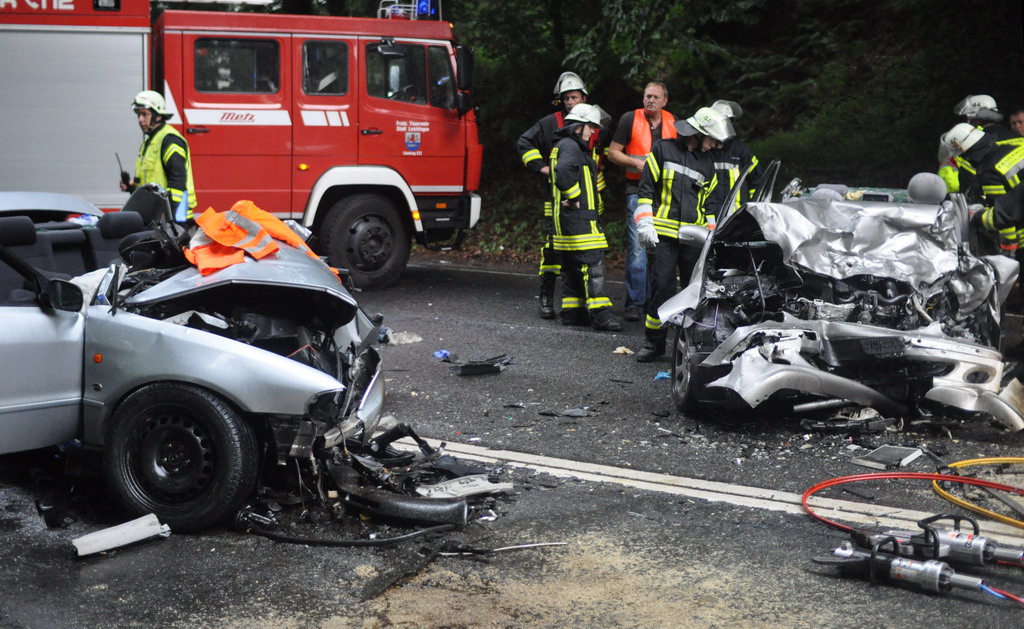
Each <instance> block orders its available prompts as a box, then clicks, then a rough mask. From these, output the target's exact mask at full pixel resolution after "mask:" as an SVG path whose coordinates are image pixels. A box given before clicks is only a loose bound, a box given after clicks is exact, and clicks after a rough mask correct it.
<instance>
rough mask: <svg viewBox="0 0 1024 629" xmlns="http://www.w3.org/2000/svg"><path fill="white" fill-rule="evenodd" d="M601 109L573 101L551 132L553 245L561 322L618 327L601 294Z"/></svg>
mask: <svg viewBox="0 0 1024 629" xmlns="http://www.w3.org/2000/svg"><path fill="white" fill-rule="evenodd" d="M601 113H602V112H601V110H600V108H599V107H596V106H593V105H587V104H579V105H576V106H575V107H573V108H572V111H571V112H569V114H568V115H567V116H566V117H565V126H564V127H562V128H561V129H559V130H558V131H557V132H556V133H555V138H556V144H555V146H554V147H553V148H552V149H551V158H550V173H551V193H552V207H553V214H554V234H553V236H552V244H553V245H554V248H555V251H556V252H558V254H559V256H560V258H561V260H562V304H561V305H562V311H561V319H562V323H563V324H564V325H587V324H589V325H591V326H593V328H594V329H595V330H610V331H617V330H621V329H622V324H621V323H620V322H619V321H618V320H617V319H616V318H615V317H614V316H612V313H611V307H612V301H611V299H609V298H608V297H606V296H605V295H604V250H605V249H607V248H608V241H607V240H606V239H605V236H604V230H603V229H602V227H601V223H600V217H599V210H600V206H601V201H600V193H599V192H598V189H597V175H598V168H597V162H596V161H595V159H594V155H593V149H592V148H591V146H590V140H591V137H592V136H593V134H594V133H595V132H596V131H597V130H598V129H600V128H601V124H602V121H601Z"/></svg>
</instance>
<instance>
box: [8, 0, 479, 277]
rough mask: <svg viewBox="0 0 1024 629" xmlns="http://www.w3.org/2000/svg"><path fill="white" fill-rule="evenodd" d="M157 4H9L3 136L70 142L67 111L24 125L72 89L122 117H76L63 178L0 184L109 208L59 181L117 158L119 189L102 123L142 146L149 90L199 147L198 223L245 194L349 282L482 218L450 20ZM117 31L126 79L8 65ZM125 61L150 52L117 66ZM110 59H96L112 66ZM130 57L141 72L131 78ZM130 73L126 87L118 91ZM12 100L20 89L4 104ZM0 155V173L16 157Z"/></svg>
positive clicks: (135, 0)
mask: <svg viewBox="0 0 1024 629" xmlns="http://www.w3.org/2000/svg"><path fill="white" fill-rule="evenodd" d="M385 4H392V3H390V2H389V3H385ZM12 5H13V6H14V7H15V9H20V12H16V11H15V10H11V6H12ZM35 5H39V6H40V7H48V9H47V10H43V9H35V8H33V7H34V6H35ZM68 5H70V6H71V8H72V9H71V10H70V11H69V10H67V9H66V7H67V6H68ZM61 6H65V8H64V9H61V8H60V7H61ZM111 6H116V7H117V8H116V10H115V9H112V8H109V7H111ZM104 7H107V8H104ZM148 12H149V3H148V2H146V0H119V1H115V0H52V1H51V2H49V3H47V2H45V1H43V0H34V1H33V2H31V3H30V2H27V0H0V58H3V59H6V60H5V61H0V64H3V66H4V69H5V76H9V73H10V72H13V73H14V74H15V75H18V76H15V79H16V80H15V81H13V82H9V83H8V86H7V89H6V90H5V95H4V98H5V99H13V100H16V101H17V100H19V99H20V100H22V101H25V102H23V103H21V106H20V107H19V108H17V109H18V112H19V116H18V119H17V120H16V121H15V120H11V119H10V117H9V116H7V115H5V116H4V117H3V120H0V131H2V132H0V136H6V135H7V127H8V126H10V127H11V128H12V132H13V131H14V128H15V127H17V128H18V131H16V133H17V134H20V135H21V136H25V135H27V134H28V135H30V134H33V133H36V134H42V136H43V137H41V138H39V139H38V141H36V142H32V141H31V140H32V138H30V137H26V138H25V140H26V141H27V142H23V143H22V144H21V145H20V146H19V147H18V149H17V150H18V151H19V152H24V151H29V152H33V151H37V150H44V151H45V150H49V151H55V150H57V149H58V147H60V146H61V142H66V141H69V140H68V137H67V136H66V135H65V136H64V139H60V135H59V134H61V133H62V131H63V132H64V133H66V131H64V130H62V129H61V128H60V127H61V123H60V121H59V120H58V119H53V118H46V117H40V118H39V119H37V120H33V119H31V118H32V116H33V107H32V106H31V102H30V101H31V100H32V99H37V98H38V97H39V94H40V93H43V94H46V93H53V92H59V93H62V94H63V95H64V102H65V103H66V104H68V105H70V109H68V111H67V112H66V114H68V115H70V116H72V117H73V116H74V115H75V112H76V110H79V108H82V107H84V109H85V110H86V111H103V112H107V111H109V107H108V106H107V105H108V104H109V103H107V102H104V103H101V104H97V106H95V107H94V106H93V104H92V103H91V102H90V101H94V100H102V101H109V102H113V103H114V104H115V105H116V112H117V113H116V117H114V118H113V119H111V120H102V123H103V124H102V125H100V126H99V128H98V129H96V130H95V132H93V129H92V128H90V127H88V126H85V127H83V126H81V125H79V124H75V130H74V133H75V134H76V137H75V138H74V139H73V140H71V141H74V142H77V143H80V145H81V148H80V149H79V151H80V152H76V154H75V155H74V156H73V158H72V157H70V156H68V155H66V154H62V155H61V157H59V158H58V159H60V160H63V161H62V162H61V170H62V172H57V173H53V172H49V173H47V175H48V177H47V178H39V182H38V183H36V182H35V181H32V182H31V183H30V184H29V183H26V182H25V179H24V178H21V179H13V178H8V177H7V176H5V175H3V174H0V188H3V189H26V188H31V189H38V190H45V191H53V192H71V193H77V194H82V196H85V197H86V198H87V199H89V200H91V201H94V202H96V203H97V204H98V205H100V206H101V207H103V206H106V207H110V203H109V201H110V194H109V193H106V192H105V193H104V194H103V195H102V198H95V199H92V198H90V195H89V194H88V191H89V189H90V186H91V187H92V188H95V187H96V182H92V181H90V182H89V184H88V185H86V186H85V189H84V190H75V189H66V188H64V187H62V183H61V180H62V175H64V174H65V172H66V174H68V175H73V173H74V171H75V170H76V169H77V168H78V167H79V166H82V167H84V168H88V167H94V164H95V163H100V164H103V165H105V166H108V168H106V169H103V173H104V175H103V180H102V182H99V183H100V186H101V187H103V188H105V187H106V186H107V185H108V184H109V185H110V186H114V187H115V188H114V189H115V190H116V185H117V184H116V181H117V180H116V179H115V178H114V175H115V173H114V170H113V165H114V164H113V156H111V155H110V153H114V152H116V151H124V148H123V143H124V140H123V139H122V140H120V142H121V144H119V145H117V146H116V147H114V146H111V144H110V139H111V138H105V137H102V136H103V133H104V132H103V130H104V129H110V127H111V125H116V126H118V127H123V128H124V129H129V130H131V131H133V132H134V137H135V140H134V141H135V145H134V146H133V147H132V149H130V150H131V151H132V152H131V153H129V155H133V154H134V151H135V150H137V148H138V144H139V142H140V141H141V137H140V136H139V132H138V130H137V127H135V125H134V121H133V119H132V117H131V116H130V113H129V107H128V105H129V103H130V101H131V99H132V97H133V96H134V93H135V92H136V91H138V90H139V89H143V88H144V86H147V85H148V86H149V87H150V88H151V89H156V90H157V91H160V92H162V93H163V95H164V97H165V99H166V101H167V104H168V108H169V109H170V110H171V111H172V112H173V113H174V116H173V117H172V118H171V119H170V122H171V124H173V125H175V127H177V128H178V130H179V131H181V132H182V134H184V136H185V138H186V139H187V141H188V143H189V151H190V156H191V160H192V170H193V175H194V178H195V184H196V196H197V199H198V206H197V207H196V213H197V215H198V214H199V213H201V212H202V211H204V210H205V209H206V208H208V207H212V208H214V209H215V210H218V211H224V210H227V209H229V208H230V207H231V205H233V204H234V203H235V202H236V201H238V200H240V199H250V200H252V201H254V202H255V203H256V205H258V206H260V207H261V208H263V209H265V210H267V211H270V212H273V213H274V214H276V215H278V216H279V217H281V218H294V219H297V220H300V221H301V222H302V223H303V224H304V225H306V226H307V227H309V228H310V229H311V230H312V231H313V233H314V234H315V236H316V240H315V241H314V249H315V250H316V251H317V252H318V253H320V254H321V255H326V256H328V261H329V263H330V264H332V265H334V266H338V267H344V268H347V269H349V270H350V271H351V273H352V277H353V280H354V282H355V284H356V286H357V287H373V286H383V285H387V284H389V283H391V282H393V281H394V280H395V279H397V278H398V276H399V275H400V274H401V272H402V270H403V269H404V267H405V265H406V262H407V260H408V257H409V250H410V246H411V243H412V241H413V240H415V241H416V242H419V243H421V244H423V245H425V246H428V247H436V248H441V247H451V246H458V245H459V244H460V243H461V239H462V237H463V235H464V233H465V230H467V229H470V228H472V227H474V226H475V225H476V222H477V221H478V219H479V216H480V197H479V196H478V195H477V194H476V193H475V191H476V190H477V189H478V187H479V181H480V165H481V160H482V147H481V146H480V144H479V141H478V137H477V128H476V118H475V112H474V110H473V107H472V103H471V100H470V89H471V75H472V55H471V53H470V51H469V50H468V49H467V48H465V47H462V46H459V45H458V44H457V43H456V41H455V38H454V34H453V27H452V26H451V24H449V23H447V22H440V21H433V20H418V19H397V18H401V17H410V16H408V15H403V14H402V13H400V12H396V11H393V10H382V11H381V13H380V15H382V16H384V17H382V18H340V17H321V16H294V15H277V14H256V13H237V12H213V11H164V12H163V13H162V14H160V15H159V16H158V17H157V18H156V20H155V21H154V22H153V23H152V25H151V27H150V25H149V24H148V21H144V20H148ZM131 16H134V21H131V22H127V21H126V18H128V17H131ZM411 17H415V15H413V16H411ZM126 23H130V24H131V25H132V26H131V28H127V29H126ZM142 23H145V24H146V26H144V27H141V28H140V27H139V26H138V25H139V24H142ZM4 31H10V32H11V34H17V36H18V37H17V39H18V41H17V42H15V41H13V40H9V39H8V37H9V33H5V32H4ZM126 31H127V32H126ZM140 31H142V36H140V34H139V33H140ZM62 34H63V35H65V36H70V37H71V38H73V39H74V42H75V43H74V45H72V44H69V43H67V42H66V40H65V39H62V38H61V35H62ZM126 35H127V37H126ZM140 37H145V39H141V38H140ZM118 38H119V39H120V40H122V41H127V42H128V45H127V46H125V45H123V44H122V46H121V48H122V49H123V50H124V51H128V52H126V53H124V52H123V53H122V54H121V55H120V56H118V57H116V59H112V60H111V61H110V63H116V64H117V66H116V69H117V72H116V74H113V73H112V71H104V69H103V68H96V67H90V68H89V70H88V72H87V75H88V77H89V80H88V82H85V81H83V78H82V76H81V73H80V72H79V75H74V74H73V72H74V67H75V66H76V65H79V64H74V63H71V64H69V66H70V67H69V73H68V76H67V77H63V76H61V75H62V72H61V70H60V69H59V65H58V66H57V67H55V66H53V65H50V64H46V69H47V77H46V85H39V83H41V81H40V80H39V79H38V78H36V77H33V76H31V75H29V73H27V72H22V71H20V70H19V69H18V66H17V64H16V63H14V62H11V61H10V59H12V58H21V59H31V58H32V55H33V53H34V54H36V55H42V56H47V55H51V54H52V53H51V51H48V50H46V49H45V48H44V46H43V43H42V42H43V41H44V40H49V41H51V42H53V41H65V43H64V44H63V45H62V47H61V48H60V51H61V52H62V53H63V54H65V55H67V56H69V57H71V58H73V57H74V56H75V54H76V50H77V49H78V48H79V47H81V48H82V50H83V51H85V50H87V49H88V48H89V47H90V46H92V47H94V48H95V47H97V46H101V45H103V43H104V42H110V41H114V40H115V39H118ZM12 39H13V38H12ZM140 49H141V50H140ZM132 51H138V54H139V55H140V56H141V58H134V59H129V60H126V59H124V58H123V56H124V54H132ZM110 52H111V54H108V55H106V56H100V57H97V58H96V59H94V60H93V63H92V64H90V65H91V66H95V65H97V64H100V65H102V64H103V63H107V61H105V59H106V58H107V57H112V56H113V54H112V53H114V52H115V50H113V49H112V50H111V51H110ZM83 54H88V53H86V52H83ZM52 61H53V63H54V64H59V63H60V60H59V59H53V60H52ZM126 65H127V66H128V67H129V68H131V69H133V70H134V75H135V76H130V77H129V78H128V80H127V81H126V80H125V76H124V75H125V66H126ZM8 66H10V67H8ZM21 75H24V76H21ZM147 79H148V80H147ZM133 81H134V83H133V88H132V89H128V88H127V87H125V84H126V82H133ZM105 83H109V89H103V85H104V84H105ZM33 87H38V88H39V89H42V90H43V91H42V92H40V91H32V89H33ZM136 87H137V89H136ZM12 90H17V91H19V93H21V92H23V91H24V94H23V95H22V96H20V97H18V96H14V97H12V96H11V95H10V92H11V91H12ZM76 92H77V93H76ZM4 111H5V112H7V111H9V110H8V108H7V107H6V106H5V108H4ZM90 116H92V117H93V118H99V117H98V116H96V115H95V113H93V114H90ZM90 119H91V118H90ZM97 122H100V120H98V119H97ZM26 125H29V126H30V127H26ZM26 129H28V130H27V131H26ZM54 134H57V135H54ZM114 135H118V134H114ZM82 136H84V138H83V137H82ZM93 136H95V137H93ZM120 137H122V138H123V134H122V135H121V136H120ZM83 140H84V141H83ZM0 151H2V152H3V153H4V155H3V161H4V163H8V157H7V153H8V152H12V153H13V151H14V149H13V148H12V147H9V146H8V147H0ZM11 157H12V158H13V157H15V156H14V155H13V154H12V155H11ZM121 157H122V158H125V155H124V152H121ZM40 161H42V160H40ZM125 161H126V162H129V163H130V162H131V159H130V158H128V159H126V160H125ZM129 163H125V167H126V169H130V168H131V167H130V164H129ZM77 180H78V181H82V178H81V177H79V178H78V179H77ZM70 181H75V177H74V176H71V179H70ZM438 243H441V244H438Z"/></svg>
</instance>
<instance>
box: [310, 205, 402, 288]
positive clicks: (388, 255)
mask: <svg viewBox="0 0 1024 629" xmlns="http://www.w3.org/2000/svg"><path fill="white" fill-rule="evenodd" d="M322 234H323V236H324V239H325V245H326V250H327V261H328V263H329V264H330V265H331V266H334V267H340V268H345V269H348V270H349V271H350V273H351V276H352V283H353V284H355V286H356V287H357V288H383V287H385V286H388V285H390V284H393V283H394V282H395V281H396V280H397V279H398V277H399V276H400V275H401V274H402V271H404V270H405V265H406V264H407V263H408V262H409V249H410V248H411V246H412V241H411V236H410V235H409V232H408V229H407V228H406V225H405V222H404V221H403V220H402V217H401V216H400V215H399V213H398V210H397V209H395V205H394V204H393V203H392V202H391V201H390V200H388V199H387V198H385V197H382V196H380V195H378V194H356V195H352V196H350V197H346V198H344V199H342V200H340V201H338V202H337V203H335V204H334V207H332V208H331V211H330V212H329V213H328V214H327V219H326V220H325V221H324V225H323V229H322Z"/></svg>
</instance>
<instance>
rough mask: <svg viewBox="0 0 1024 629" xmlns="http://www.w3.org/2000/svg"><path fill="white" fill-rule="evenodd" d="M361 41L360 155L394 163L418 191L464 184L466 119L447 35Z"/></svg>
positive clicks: (448, 189) (452, 190)
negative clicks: (424, 39)
mask: <svg viewBox="0 0 1024 629" xmlns="http://www.w3.org/2000/svg"><path fill="white" fill-rule="evenodd" d="M361 44H362V46H363V53H364V62H363V66H362V67H363V69H364V77H363V81H362V83H363V85H362V90H363V93H362V94H360V112H359V116H360V118H359V163H360V164H379V165H382V166H389V167H391V168H394V169H395V170H397V171H398V172H400V173H401V174H402V176H403V177H404V178H405V180H406V181H407V182H409V185H410V186H411V187H412V189H413V192H414V193H417V194H430V193H434V194H437V193H448V194H452V193H460V192H462V191H463V190H464V187H465V186H464V183H463V182H464V180H465V170H466V140H465V125H464V124H463V121H462V120H461V119H460V118H459V112H458V110H457V109H456V107H455V80H454V71H453V69H452V68H453V66H452V57H453V56H454V53H453V52H452V50H451V48H450V46H449V45H448V43H447V42H443V43H442V42H434V43H421V42H398V43H395V42H388V41H375V40H373V39H370V38H363V39H362V40H361ZM442 44H443V45H442Z"/></svg>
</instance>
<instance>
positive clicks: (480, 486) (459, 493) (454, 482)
mask: <svg viewBox="0 0 1024 629" xmlns="http://www.w3.org/2000/svg"><path fill="white" fill-rule="evenodd" d="M508 491H512V483H492V482H491V481H490V477H489V476H488V475H487V474H474V475H472V476H463V477H461V478H453V479H450V480H446V481H443V482H440V483H437V484H436V485H420V486H419V487H417V488H416V493H417V494H419V495H421V496H426V497H427V498H468V497H469V496H479V495H483V494H499V493H504V492H508Z"/></svg>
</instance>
